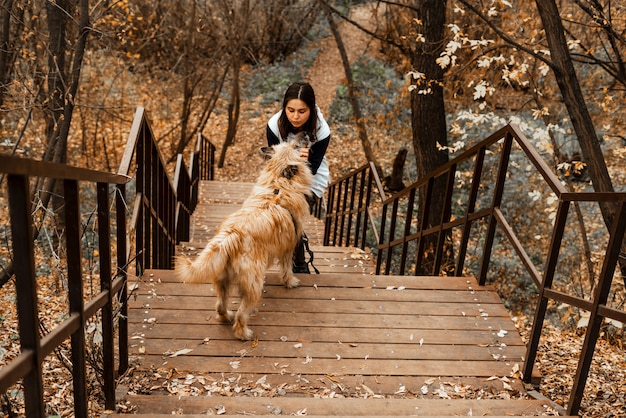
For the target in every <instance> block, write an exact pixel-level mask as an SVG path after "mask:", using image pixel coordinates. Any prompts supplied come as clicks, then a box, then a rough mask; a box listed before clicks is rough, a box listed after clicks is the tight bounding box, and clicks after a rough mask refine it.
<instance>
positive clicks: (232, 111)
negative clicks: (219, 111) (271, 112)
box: [217, 58, 240, 168]
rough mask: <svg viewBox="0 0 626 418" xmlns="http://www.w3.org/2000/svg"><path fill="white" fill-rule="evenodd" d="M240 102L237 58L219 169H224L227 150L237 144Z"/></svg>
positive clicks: (234, 64)
mask: <svg viewBox="0 0 626 418" xmlns="http://www.w3.org/2000/svg"><path fill="white" fill-rule="evenodd" d="M239 100H240V93H239V60H238V58H236V59H235V60H234V62H233V89H232V91H231V94H230V103H229V104H228V130H227V131H226V139H225V140H224V145H223V146H222V152H221V153H220V159H219V161H218V163H217V166H218V167H219V168H222V167H224V160H225V159H226V150H227V149H228V147H230V146H231V145H232V144H233V143H234V142H235V136H236V135H237V122H238V121H239Z"/></svg>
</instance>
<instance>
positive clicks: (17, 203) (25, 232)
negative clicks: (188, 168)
mask: <svg viewBox="0 0 626 418" xmlns="http://www.w3.org/2000/svg"><path fill="white" fill-rule="evenodd" d="M0 172H3V173H6V174H7V194H6V196H8V200H9V216H10V219H9V222H10V225H11V238H12V254H13V258H14V259H15V260H18V261H19V262H16V263H15V289H16V294H17V297H16V304H17V312H18V322H19V333H20V344H21V353H20V354H19V355H18V356H17V357H16V358H14V359H13V360H11V361H10V362H9V363H8V364H7V365H6V366H4V367H2V368H1V369H0V393H4V392H5V391H6V390H7V389H8V388H9V387H10V386H11V385H13V384H15V383H16V382H18V381H19V379H22V384H23V388H24V404H25V408H26V415H27V416H29V417H44V416H46V413H45V406H44V403H43V399H44V387H43V382H42V367H43V366H42V364H43V361H44V358H45V357H46V356H48V355H49V354H50V353H52V352H53V351H54V350H55V349H56V348H57V347H58V346H59V345H60V344H62V343H63V341H65V340H67V338H70V339H71V361H72V378H73V382H72V384H73V392H74V412H75V416H77V417H87V416H88V409H87V406H88V403H87V386H88V382H87V378H86V370H85V369H86V359H85V349H86V348H85V347H86V344H85V329H84V327H85V324H86V321H87V320H89V319H90V318H92V317H94V316H95V315H96V314H98V313H101V316H102V338H103V342H102V346H103V375H102V382H103V390H104V398H105V407H106V408H107V409H114V408H115V377H116V372H115V366H114V350H115V346H116V344H115V333H114V323H113V310H114V302H115V301H118V302H119V303H120V304H121V305H123V306H122V307H121V312H125V305H126V272H125V267H126V265H127V260H128V253H127V246H126V238H127V237H126V228H125V225H126V215H125V213H126V212H125V202H124V200H125V197H124V196H125V190H124V186H125V184H126V182H127V181H128V180H129V179H128V178H127V177H126V176H123V175H119V174H109V173H102V172H98V171H92V170H86V169H81V168H75V167H69V166H66V165H61V164H51V163H45V162H37V161H32V160H25V159H20V158H15V157H4V156H0ZM35 177H45V178H54V179H57V181H63V190H64V206H65V225H66V230H65V235H66V243H65V244H66V245H65V246H66V249H67V254H66V263H67V283H68V304H69V314H68V317H67V318H66V319H64V320H63V321H61V322H60V323H59V324H58V325H57V327H56V328H54V329H53V330H52V331H51V332H49V333H48V334H46V335H45V336H43V337H41V336H40V333H39V330H40V320H39V312H38V305H39V304H38V301H37V278H36V267H35V259H34V243H33V217H32V209H33V208H32V204H31V196H32V194H31V190H30V189H31V188H30V180H31V179H32V178H35ZM81 183H91V184H95V186H96V189H97V223H98V245H99V246H98V248H99V255H98V261H99V266H100V292H99V293H98V294H96V295H95V296H94V297H92V298H91V299H90V300H89V301H88V302H87V303H85V302H84V295H83V280H84V275H83V272H82V265H83V261H82V255H81V248H82V244H81V235H82V233H83V231H82V230H81V226H82V220H81V213H80V203H81V194H80V193H79V186H80V184H81ZM109 186H112V187H113V188H114V189H115V204H116V217H115V220H116V225H117V227H116V228H115V231H116V233H115V236H116V239H115V246H116V248H117V268H116V270H115V273H113V267H112V262H111V260H112V254H111V248H112V246H113V242H112V241H111V227H110V224H111V217H110V202H109V198H110V196H109V195H110V192H109ZM126 328H127V323H126V317H125V316H124V315H123V314H122V315H121V316H120V320H119V323H118V329H119V333H118V338H119V339H118V343H117V348H118V353H119V359H120V360H119V365H118V371H119V373H123V372H124V371H125V370H126V369H127V368H128V348H127V347H128V343H127V335H128V333H127V331H126Z"/></svg>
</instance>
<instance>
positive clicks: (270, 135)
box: [266, 125, 321, 162]
mask: <svg viewBox="0 0 626 418" xmlns="http://www.w3.org/2000/svg"><path fill="white" fill-rule="evenodd" d="M266 132H267V145H268V146H270V147H273V146H274V145H278V144H280V139H278V137H277V136H276V135H275V134H274V132H272V130H271V129H270V127H269V125H268V126H267V129H266ZM320 162H321V161H320Z"/></svg>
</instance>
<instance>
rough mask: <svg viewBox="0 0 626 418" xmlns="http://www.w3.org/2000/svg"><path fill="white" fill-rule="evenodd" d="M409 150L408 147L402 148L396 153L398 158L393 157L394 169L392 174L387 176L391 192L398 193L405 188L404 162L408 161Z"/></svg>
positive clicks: (386, 183)
mask: <svg viewBox="0 0 626 418" xmlns="http://www.w3.org/2000/svg"><path fill="white" fill-rule="evenodd" d="M407 152H408V150H407V149H406V148H400V151H398V153H397V154H396V158H394V159H393V169H392V170H391V174H390V175H388V176H385V186H387V189H389V191H390V192H392V193H396V192H399V191H401V190H402V189H404V188H405V185H404V182H403V181H402V176H403V173H404V162H405V161H406V154H407Z"/></svg>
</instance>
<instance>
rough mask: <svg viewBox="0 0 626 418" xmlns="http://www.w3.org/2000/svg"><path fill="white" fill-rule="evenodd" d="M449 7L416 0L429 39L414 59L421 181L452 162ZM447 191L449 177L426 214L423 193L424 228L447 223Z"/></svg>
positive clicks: (438, 183)
mask: <svg viewBox="0 0 626 418" xmlns="http://www.w3.org/2000/svg"><path fill="white" fill-rule="evenodd" d="M446 3H447V2H446V1H445V0H424V1H420V0H416V1H415V3H414V5H413V7H415V8H416V10H417V14H416V21H417V22H419V23H418V31H420V32H421V34H422V35H423V36H424V39H425V41H424V42H416V49H415V51H414V53H413V55H412V57H411V64H412V66H413V69H414V70H415V71H418V72H419V73H422V74H424V76H423V77H422V78H419V79H417V80H415V79H414V82H415V84H414V88H413V90H412V91H411V127H412V134H413V149H414V150H415V159H416V163H417V177H418V179H419V178H422V177H424V176H426V175H427V174H429V173H430V172H431V171H433V170H435V169H436V168H438V167H440V166H441V165H443V164H445V163H446V162H448V154H447V151H444V150H442V149H441V148H439V147H438V145H437V144H439V145H441V146H446V145H447V143H448V139H447V126H446V109H445V104H444V97H443V69H442V68H441V67H440V66H439V64H437V62H436V59H437V58H438V57H439V56H440V54H441V52H442V51H443V48H444V47H445V40H444V30H445V23H446ZM445 190H446V179H445V176H444V177H439V178H438V179H436V180H435V181H434V184H433V192H432V195H431V205H430V207H429V209H428V213H426V208H425V207H424V205H423V202H425V200H426V190H425V188H422V189H420V192H419V202H420V204H419V206H418V217H419V219H420V220H423V219H424V217H427V221H426V222H425V223H424V222H423V221H422V222H423V223H424V224H423V225H422V227H423V228H427V227H430V226H433V225H435V224H439V222H445V221H447V219H441V218H439V219H437V218H436V217H437V216H438V215H440V216H443V214H444V210H443V207H444V198H445ZM427 238H428V239H427V240H426V242H425V247H424V248H425V250H426V251H428V256H427V257H426V259H431V256H432V255H434V254H432V253H431V252H430V251H429V248H431V247H434V243H435V242H436V241H437V239H436V238H437V237H436V236H429V237H427ZM416 273H417V274H424V273H428V272H427V271H424V269H423V267H422V266H417V272H416ZM432 274H438V272H432Z"/></svg>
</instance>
